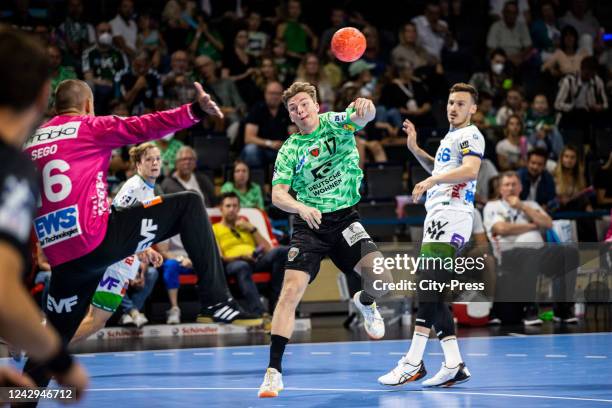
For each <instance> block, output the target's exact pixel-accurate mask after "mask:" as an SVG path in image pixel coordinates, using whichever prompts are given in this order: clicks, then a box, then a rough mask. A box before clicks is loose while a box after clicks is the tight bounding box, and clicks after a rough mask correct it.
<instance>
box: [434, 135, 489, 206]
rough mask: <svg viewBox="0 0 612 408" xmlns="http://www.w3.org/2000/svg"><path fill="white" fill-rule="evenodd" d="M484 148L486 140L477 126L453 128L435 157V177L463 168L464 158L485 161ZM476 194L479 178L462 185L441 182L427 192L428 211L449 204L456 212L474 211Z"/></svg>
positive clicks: (442, 141)
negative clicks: (468, 157)
mask: <svg viewBox="0 0 612 408" xmlns="http://www.w3.org/2000/svg"><path fill="white" fill-rule="evenodd" d="M484 149H485V141H484V137H483V136H482V134H481V133H480V131H479V130H478V128H477V127H476V126H474V125H469V126H466V127H464V128H461V129H451V130H449V131H448V133H447V134H446V136H444V138H443V139H442V140H441V141H440V146H439V147H438V150H437V151H436V156H435V157H434V168H433V172H432V174H433V175H434V176H436V175H438V174H445V173H448V172H449V171H450V170H452V169H456V168H458V167H459V166H461V164H462V161H463V157H464V156H469V155H473V156H477V157H480V158H481V159H482V156H483V154H484ZM475 194H476V179H474V180H470V181H466V182H463V183H458V184H452V183H441V184H437V185H435V186H433V187H432V188H430V189H429V190H428V191H427V201H426V202H425V208H426V209H427V211H431V210H432V209H433V208H437V207H439V206H441V205H450V206H452V207H453V210H459V211H465V212H470V213H471V212H472V209H473V208H474V195H475Z"/></svg>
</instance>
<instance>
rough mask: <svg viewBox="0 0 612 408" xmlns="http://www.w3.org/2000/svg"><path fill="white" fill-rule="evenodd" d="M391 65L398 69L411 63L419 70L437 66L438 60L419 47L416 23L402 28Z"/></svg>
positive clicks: (392, 52)
mask: <svg viewBox="0 0 612 408" xmlns="http://www.w3.org/2000/svg"><path fill="white" fill-rule="evenodd" d="M391 63H392V64H393V66H394V67H396V68H400V67H403V66H404V65H405V64H406V63H410V64H411V65H412V66H413V67H414V69H415V70H418V69H419V68H421V67H426V66H435V65H437V64H438V60H437V59H436V58H435V57H434V56H433V55H431V54H429V53H428V52H427V51H426V50H425V48H423V47H421V46H420V45H419V41H418V34H417V29H416V26H415V25H414V23H406V24H404V25H403V26H402V27H401V28H400V31H399V44H398V45H397V46H396V47H395V48H393V50H392V51H391Z"/></svg>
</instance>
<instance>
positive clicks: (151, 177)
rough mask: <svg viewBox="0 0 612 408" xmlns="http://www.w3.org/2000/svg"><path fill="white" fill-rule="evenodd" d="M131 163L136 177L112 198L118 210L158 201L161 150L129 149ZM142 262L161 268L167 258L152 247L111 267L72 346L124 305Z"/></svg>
mask: <svg viewBox="0 0 612 408" xmlns="http://www.w3.org/2000/svg"><path fill="white" fill-rule="evenodd" d="M130 160H131V161H132V163H133V164H134V165H135V166H136V174H135V175H133V176H132V177H130V178H129V179H128V180H127V181H126V182H125V183H124V184H123V186H121V188H120V189H119V192H118V193H117V195H116V196H115V198H114V199H113V206H114V207H116V208H126V207H129V206H132V205H135V204H138V203H142V202H145V201H148V200H152V199H154V198H155V181H156V180H157V178H158V177H159V175H160V173H161V164H162V161H161V153H160V152H159V149H158V148H157V146H155V145H154V144H153V143H150V142H146V143H142V144H140V145H138V146H134V147H132V148H131V149H130ZM141 260H142V261H145V262H147V263H148V262H149V261H151V264H152V265H153V266H154V267H159V266H161V264H162V262H163V260H164V259H163V257H162V256H161V255H160V254H159V253H157V252H156V251H155V250H154V249H153V248H147V249H145V250H144V251H142V252H141V253H139V254H134V255H130V256H128V257H127V258H124V259H122V260H120V261H119V262H115V263H114V264H112V265H111V266H109V267H108V268H107V269H106V272H104V276H103V277H102V279H101V280H100V283H99V284H98V288H97V289H96V293H95V294H94V296H93V298H92V299H91V307H90V308H89V311H88V312H87V315H86V316H85V318H84V319H83V321H82V322H81V324H80V325H79V328H78V329H77V331H76V333H75V334H74V337H73V338H72V341H71V342H72V343H76V342H78V341H80V340H82V339H86V338H87V337H89V336H90V335H92V334H94V333H95V332H97V331H98V330H100V329H102V328H103V327H104V326H105V325H106V322H107V321H108V319H110V318H111V316H112V315H113V314H114V313H115V311H116V310H117V309H118V308H119V305H121V301H122V300H123V297H124V296H125V292H126V290H127V288H128V286H129V284H130V280H133V279H136V276H137V275H138V272H139V268H140V266H141ZM128 316H129V315H128ZM140 319H142V318H141V317H140V315H139V316H136V317H134V324H136V327H139V328H140V326H141V325H143V324H146V322H145V321H140Z"/></svg>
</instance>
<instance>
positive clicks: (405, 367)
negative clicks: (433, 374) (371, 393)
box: [378, 357, 427, 386]
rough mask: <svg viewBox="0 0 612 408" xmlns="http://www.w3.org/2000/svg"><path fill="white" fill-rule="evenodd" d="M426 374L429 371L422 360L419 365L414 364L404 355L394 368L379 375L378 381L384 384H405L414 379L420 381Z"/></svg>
mask: <svg viewBox="0 0 612 408" xmlns="http://www.w3.org/2000/svg"><path fill="white" fill-rule="evenodd" d="M425 375H427V371H426V370H425V364H423V362H422V361H421V362H420V363H419V365H416V366H413V365H412V364H410V363H409V362H408V361H406V360H405V359H404V357H402V358H400V359H399V361H398V362H397V366H395V368H393V370H391V371H389V372H388V373H387V374H385V375H383V376H381V377H378V382H379V383H380V384H382V385H393V386H396V385H404V384H406V383H409V382H412V381H418V380H420V379H421V378H423V377H425Z"/></svg>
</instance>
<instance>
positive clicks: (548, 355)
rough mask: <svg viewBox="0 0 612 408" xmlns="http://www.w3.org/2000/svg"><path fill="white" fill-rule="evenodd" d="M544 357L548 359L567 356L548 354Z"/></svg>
mask: <svg viewBox="0 0 612 408" xmlns="http://www.w3.org/2000/svg"><path fill="white" fill-rule="evenodd" d="M544 357H546V358H565V357H567V355H566V354H546V355H545V356H544Z"/></svg>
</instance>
